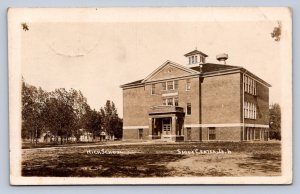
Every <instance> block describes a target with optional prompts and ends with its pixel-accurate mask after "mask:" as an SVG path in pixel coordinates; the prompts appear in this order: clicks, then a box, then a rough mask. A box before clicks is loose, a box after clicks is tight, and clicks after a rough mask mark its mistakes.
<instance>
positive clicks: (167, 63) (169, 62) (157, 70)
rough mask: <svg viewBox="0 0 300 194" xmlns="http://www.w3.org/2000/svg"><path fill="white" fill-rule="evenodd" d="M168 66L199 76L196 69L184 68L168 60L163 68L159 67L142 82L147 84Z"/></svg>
mask: <svg viewBox="0 0 300 194" xmlns="http://www.w3.org/2000/svg"><path fill="white" fill-rule="evenodd" d="M167 65H171V66H173V67H176V68H178V69H181V70H183V71H186V72H188V73H191V74H198V73H199V72H198V71H195V70H194V69H191V68H188V67H185V66H182V65H180V64H178V63H175V62H172V61H169V60H167V61H166V62H164V63H163V64H162V65H161V66H159V67H158V68H157V69H155V70H154V71H153V72H152V73H151V74H150V75H148V76H147V77H146V78H145V79H144V80H143V81H142V82H146V81H147V80H149V79H150V78H151V77H153V76H154V75H155V74H156V73H157V72H159V71H160V70H161V69H163V68H164V67H165V66H167Z"/></svg>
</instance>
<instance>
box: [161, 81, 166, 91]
mask: <svg viewBox="0 0 300 194" xmlns="http://www.w3.org/2000/svg"><path fill="white" fill-rule="evenodd" d="M161 84H162V89H163V90H167V85H166V82H163V83H161Z"/></svg>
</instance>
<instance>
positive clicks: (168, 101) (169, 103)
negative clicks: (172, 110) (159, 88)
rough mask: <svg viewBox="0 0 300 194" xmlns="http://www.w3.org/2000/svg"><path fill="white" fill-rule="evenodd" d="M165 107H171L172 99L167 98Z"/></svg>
mask: <svg viewBox="0 0 300 194" xmlns="http://www.w3.org/2000/svg"><path fill="white" fill-rule="evenodd" d="M167 105H168V106H173V98H167Z"/></svg>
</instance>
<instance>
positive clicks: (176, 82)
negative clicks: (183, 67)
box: [174, 80, 178, 90]
mask: <svg viewBox="0 0 300 194" xmlns="http://www.w3.org/2000/svg"><path fill="white" fill-rule="evenodd" d="M174 88H175V90H177V89H178V80H175V81H174Z"/></svg>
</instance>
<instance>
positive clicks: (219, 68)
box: [121, 61, 271, 88]
mask: <svg viewBox="0 0 300 194" xmlns="http://www.w3.org/2000/svg"><path fill="white" fill-rule="evenodd" d="M168 64H170V65H172V66H175V67H177V68H180V69H182V70H185V71H187V72H190V73H191V75H202V76H213V75H215V74H216V75H218V74H220V73H228V72H234V71H237V70H238V71H242V72H244V73H246V74H248V75H250V76H252V77H253V78H255V79H257V80H258V81H260V82H261V83H263V84H265V85H266V86H268V87H271V85H270V84H269V83H268V82H266V81H264V80H263V79H261V78H259V77H258V76H256V75H254V74H253V73H251V72H249V71H248V70H247V69H245V68H243V67H240V66H232V65H222V64H215V63H205V64H203V65H202V69H201V72H200V66H196V67H190V68H189V67H185V66H182V65H179V64H177V63H174V62H172V61H166V62H165V63H163V64H162V65H161V66H160V67H158V68H157V69H156V70H154V71H153V72H152V73H151V74H150V75H148V76H147V77H146V78H145V79H140V80H137V81H134V82H130V83H127V84H124V85H122V86H121V87H122V88H123V87H130V86H139V85H142V84H144V83H145V82H146V81H147V80H148V79H150V78H151V77H152V76H153V75H155V74H156V73H157V72H159V71H160V70H161V69H162V68H163V67H164V66H166V65H168Z"/></svg>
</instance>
